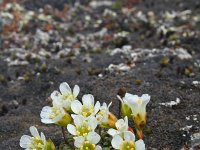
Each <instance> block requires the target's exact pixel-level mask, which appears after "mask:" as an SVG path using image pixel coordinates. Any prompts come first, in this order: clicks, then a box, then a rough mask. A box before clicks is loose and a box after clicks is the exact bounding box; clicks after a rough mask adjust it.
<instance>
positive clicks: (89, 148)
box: [80, 141, 96, 150]
mask: <svg viewBox="0 0 200 150" xmlns="http://www.w3.org/2000/svg"><path fill="white" fill-rule="evenodd" d="M95 147H96V146H95V144H92V143H90V142H89V141H85V142H84V144H83V145H82V146H81V148H80V150H95Z"/></svg>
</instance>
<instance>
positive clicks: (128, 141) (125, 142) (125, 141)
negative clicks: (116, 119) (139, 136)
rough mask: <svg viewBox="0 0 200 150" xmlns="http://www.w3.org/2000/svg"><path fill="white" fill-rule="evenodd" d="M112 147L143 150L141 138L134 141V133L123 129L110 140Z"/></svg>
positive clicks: (122, 149)
mask: <svg viewBox="0 0 200 150" xmlns="http://www.w3.org/2000/svg"><path fill="white" fill-rule="evenodd" d="M111 144H112V147H113V148H114V149H120V150H145V144H144V141H143V140H138V141H136V142H135V135H134V134H133V133H132V132H130V131H125V132H124V133H123V134H121V135H119V134H118V135H115V136H114V137H113V139H112V141H111Z"/></svg>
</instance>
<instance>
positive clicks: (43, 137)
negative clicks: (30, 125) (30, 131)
mask: <svg viewBox="0 0 200 150" xmlns="http://www.w3.org/2000/svg"><path fill="white" fill-rule="evenodd" d="M41 139H42V141H43V142H44V143H46V137H45V135H44V133H43V132H41Z"/></svg>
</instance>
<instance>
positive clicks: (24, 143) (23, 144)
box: [19, 135, 32, 148]
mask: <svg viewBox="0 0 200 150" xmlns="http://www.w3.org/2000/svg"><path fill="white" fill-rule="evenodd" d="M31 139H32V138H31V137H30V136H28V135H23V136H22V137H21V138H20V143H19V145H20V146H21V147H22V148H28V145H29V144H30V143H31Z"/></svg>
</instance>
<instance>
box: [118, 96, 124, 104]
mask: <svg viewBox="0 0 200 150" xmlns="http://www.w3.org/2000/svg"><path fill="white" fill-rule="evenodd" d="M117 98H118V99H119V100H120V102H121V103H124V101H123V99H122V98H121V97H120V96H119V95H117Z"/></svg>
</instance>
